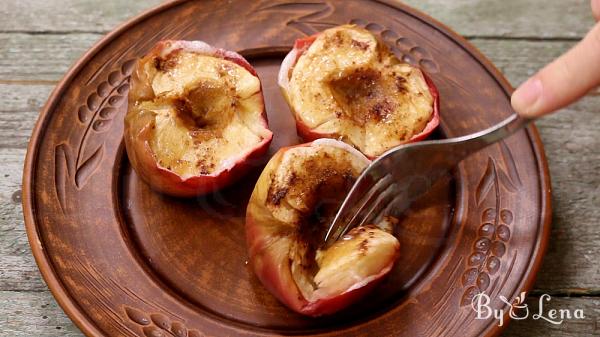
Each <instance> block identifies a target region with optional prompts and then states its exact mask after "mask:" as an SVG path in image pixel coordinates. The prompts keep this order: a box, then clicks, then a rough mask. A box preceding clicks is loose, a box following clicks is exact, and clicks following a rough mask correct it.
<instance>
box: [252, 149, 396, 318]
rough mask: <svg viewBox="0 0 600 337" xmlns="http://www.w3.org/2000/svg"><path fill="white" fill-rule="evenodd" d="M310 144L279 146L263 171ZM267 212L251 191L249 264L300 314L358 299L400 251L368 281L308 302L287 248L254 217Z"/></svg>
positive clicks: (329, 311)
mask: <svg viewBox="0 0 600 337" xmlns="http://www.w3.org/2000/svg"><path fill="white" fill-rule="evenodd" d="M310 145H311V143H305V144H300V145H295V146H290V147H285V148H282V149H280V150H279V151H278V152H277V153H276V154H275V155H274V156H273V158H272V159H271V161H270V162H269V164H267V167H266V168H265V171H266V170H267V169H269V168H270V167H276V166H277V165H279V162H280V159H281V157H282V154H283V152H285V151H287V150H289V149H292V148H294V147H297V146H310ZM271 165H273V166H271ZM263 174H264V173H263ZM260 183H261V179H260V178H259V181H258V182H257V184H260ZM267 213H268V210H267V209H266V207H264V205H261V204H260V201H259V200H256V199H255V198H254V193H253V196H252V197H251V198H250V202H249V205H248V210H247V212H246V242H247V245H248V256H249V261H250V265H251V266H252V268H253V270H254V272H255V274H256V275H257V277H258V279H259V280H260V281H261V283H262V284H263V285H264V286H265V288H267V290H268V291H269V292H270V293H271V294H273V295H274V296H275V297H276V298H277V299H278V300H279V301H281V302H282V303H283V304H285V305H286V306H287V307H288V308H290V309H292V310H293V311H295V312H297V313H300V314H302V315H306V316H311V317H318V316H323V315H330V314H333V313H335V312H338V311H340V310H342V309H344V308H347V307H348V306H350V305H351V304H353V303H355V302H357V301H358V300H360V299H361V298H363V297H364V296H365V295H366V294H367V293H369V292H370V291H371V290H372V289H373V288H374V287H375V286H377V285H378V284H379V283H380V282H381V281H382V280H383V279H384V278H385V276H387V274H388V273H389V272H390V270H391V269H392V267H393V266H394V263H395V261H396V260H397V258H398V255H399V250H397V251H396V252H395V255H394V257H393V258H391V259H390V261H389V264H387V267H385V268H383V269H382V270H381V271H380V272H379V273H378V274H377V275H374V276H371V277H370V281H369V282H367V283H365V284H361V285H358V286H356V287H354V289H351V290H348V291H345V292H343V293H340V294H338V295H335V296H332V297H328V298H321V299H319V300H317V301H313V302H310V301H308V300H306V299H305V298H304V297H303V295H302V293H301V292H300V290H299V289H298V287H297V286H296V283H295V281H294V279H293V277H292V274H291V271H290V267H289V257H288V251H278V250H277V249H276V247H275V245H276V243H274V241H273V240H272V237H271V234H270V233H269V232H268V230H267V229H266V228H267V227H266V226H264V225H263V224H261V223H260V221H259V220H258V219H256V217H258V218H263V217H265V216H266V217H269V215H268V214H267ZM273 248H275V249H273Z"/></svg>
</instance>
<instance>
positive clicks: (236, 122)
mask: <svg viewBox="0 0 600 337" xmlns="http://www.w3.org/2000/svg"><path fill="white" fill-rule="evenodd" d="M128 101H129V106H128V111H127V115H126V116H125V131H124V135H125V136H124V137H125V145H126V148H127V154H128V156H129V160H130V162H131V165H132V166H133V168H134V169H135V171H136V173H137V174H138V175H139V176H140V177H141V178H142V179H143V180H144V181H146V182H147V183H148V184H149V185H150V186H151V187H152V188H153V189H155V190H157V191H160V192H163V193H166V194H170V195H174V196H181V197H189V196H194V195H199V194H205V193H210V192H213V191H215V190H217V189H220V188H222V187H224V186H227V185H229V184H231V183H232V182H234V181H235V180H237V179H239V178H240V177H241V176H242V175H243V174H244V173H245V172H246V171H247V170H248V168H249V167H250V166H251V164H250V163H251V162H252V161H254V160H256V159H258V158H259V157H260V156H262V155H263V154H264V153H265V152H266V151H267V149H268V147H269V144H270V142H271V139H272V136H273V134H272V132H271V131H270V130H269V128H268V124H267V117H266V113H265V104H264V99H263V94H262V90H261V83H260V80H259V78H258V76H257V74H256V71H255V70H254V69H253V68H252V66H251V65H250V64H249V63H248V62H247V61H246V60H245V59H244V58H243V57H242V56H241V55H239V54H237V53H234V52H231V51H225V50H222V49H217V48H214V47H211V46H209V45H208V44H206V43H204V42H201V41H161V42H159V43H158V44H157V45H156V46H155V47H154V49H152V51H151V52H150V53H149V54H148V55H146V56H145V57H143V58H142V59H140V60H139V61H138V63H137V65H136V68H135V70H134V72H133V74H132V76H131V82H130V91H129V99H128Z"/></svg>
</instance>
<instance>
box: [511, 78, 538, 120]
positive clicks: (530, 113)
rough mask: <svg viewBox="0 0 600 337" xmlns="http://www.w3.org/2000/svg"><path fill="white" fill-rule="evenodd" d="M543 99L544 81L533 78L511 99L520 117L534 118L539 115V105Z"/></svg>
mask: <svg viewBox="0 0 600 337" xmlns="http://www.w3.org/2000/svg"><path fill="white" fill-rule="evenodd" d="M541 97H542V81H540V80H539V79H537V78H531V79H529V80H527V81H526V82H525V83H523V84H521V85H520V86H519V87H518V88H517V90H515V92H514V93H513V95H512V97H511V103H512V106H513V108H514V109H515V110H516V111H517V113H518V114H519V115H521V116H525V117H534V116H536V115H537V105H538V104H537V103H538V102H539V101H540V98H541Z"/></svg>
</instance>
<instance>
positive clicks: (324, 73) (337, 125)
mask: <svg viewBox="0 0 600 337" xmlns="http://www.w3.org/2000/svg"><path fill="white" fill-rule="evenodd" d="M278 82H279V86H280V87H281V89H282V91H283V93H284V96H285V98H286V100H287V102H288V104H289V106H290V108H291V110H292V112H293V114H294V116H295V119H296V128H297V131H298V134H299V135H300V136H301V137H302V138H303V139H304V140H306V141H311V140H314V139H317V138H335V139H340V140H343V141H344V142H346V143H348V144H351V145H352V146H354V147H356V148H357V149H359V150H360V151H361V152H362V153H364V154H365V155H366V156H368V157H369V158H375V157H377V156H379V155H381V154H382V153H383V152H385V151H387V150H389V149H391V148H393V147H395V146H398V145H400V144H403V143H407V142H413V141H417V140H421V139H424V138H426V137H427V136H428V135H429V134H430V133H431V132H432V131H433V130H434V129H435V128H436V127H437V126H438V124H439V99H438V97H439V94H438V91H437V89H436V87H435V85H434V84H433V81H432V80H431V79H430V78H429V77H428V76H427V75H426V74H425V73H424V72H423V71H422V70H420V69H419V68H417V67H413V66H411V65H409V64H407V63H404V62H402V61H400V60H398V59H397V58H396V56H395V55H394V54H393V53H391V52H390V51H389V49H388V48H387V47H386V46H385V44H384V43H382V42H381V41H379V40H378V39H377V38H376V37H375V36H374V35H373V34H371V33H370V32H369V31H367V30H365V29H362V28H358V27H356V26H353V25H344V26H339V27H335V28H331V29H328V30H325V31H323V32H321V33H319V34H317V35H314V36H311V37H308V38H304V39H300V40H297V41H296V43H295V44H294V48H293V49H292V51H291V52H290V53H289V54H288V55H287V56H286V58H285V59H284V61H283V63H282V66H281V69H280V72H279V77H278Z"/></svg>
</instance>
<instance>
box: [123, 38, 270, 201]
mask: <svg viewBox="0 0 600 337" xmlns="http://www.w3.org/2000/svg"><path fill="white" fill-rule="evenodd" d="M191 44H193V42H190V41H160V42H158V43H157V44H156V46H155V47H154V48H153V49H152V51H151V52H150V53H149V54H148V55H146V56H144V57H143V58H142V59H140V60H139V61H138V63H137V64H136V67H135V69H134V71H133V73H132V75H131V80H130V83H132V84H133V83H135V84H136V85H137V86H136V88H135V90H133V89H130V92H129V97H128V103H129V106H130V107H131V106H134V105H135V102H136V101H138V100H141V99H148V98H151V97H153V92H152V89H151V87H150V85H149V79H148V74H147V73H146V72H145V70H144V65H145V64H146V63H147V62H152V60H153V58H154V57H155V56H157V55H160V54H161V53H162V52H163V51H164V50H166V49H167V48H173V45H176V46H178V48H174V49H186V48H190V47H191ZM199 52H202V53H204V54H205V55H211V56H215V57H221V58H223V59H226V60H229V61H232V62H234V63H236V64H238V65H240V66H242V67H244V68H245V69H247V70H248V71H249V72H250V73H251V74H252V75H254V76H256V77H258V75H257V73H256V70H255V69H254V68H253V67H252V66H251V65H250V63H248V61H246V59H244V58H243V57H242V56H241V55H239V54H237V53H234V52H230V51H226V50H223V49H217V48H214V47H210V46H208V45H206V49H205V50H201V51H199ZM130 88H131V86H130ZM261 99H262V122H263V126H264V127H265V129H267V130H268V120H267V113H266V111H265V104H264V97H263V96H262V84H261ZM151 122H152V121H151V120H149V119H148V120H145V121H144V120H139V119H136V120H130V119H128V118H127V117H126V118H125V128H124V140H125V147H126V149H127V155H128V157H129V161H130V163H131V166H132V167H133V168H134V170H135V172H136V173H137V175H138V176H139V177H140V178H141V179H142V180H144V181H145V182H146V183H148V185H150V187H151V188H152V189H154V190H155V191H157V192H161V193H164V194H168V195H171V196H175V197H194V196H198V195H202V194H207V193H211V192H214V191H217V190H219V189H222V188H224V187H226V186H228V185H230V184H232V183H233V182H235V181H237V180H238V179H240V178H241V177H242V176H243V175H245V174H246V173H247V172H248V170H249V169H250V168H252V166H253V165H252V163H255V162H257V161H259V160H260V158H261V157H262V156H263V155H264V154H265V153H266V152H267V150H268V149H269V145H270V143H271V140H272V138H273V134H272V133H271V132H269V134H268V135H267V136H266V137H265V138H264V139H263V140H262V141H261V142H260V143H259V144H257V146H256V147H255V148H252V149H249V150H248V151H247V152H246V153H245V154H244V155H243V156H240V159H239V160H238V162H236V163H235V164H234V165H233V166H231V167H230V168H229V169H224V170H221V171H219V172H214V173H212V174H205V175H197V176H193V177H189V178H187V179H183V178H182V177H181V176H179V175H178V174H177V173H175V172H172V171H170V170H168V169H166V168H164V167H162V166H160V165H159V164H158V162H157V161H156V159H155V155H154V153H153V151H152V149H151V147H150V137H151V132H150V131H151V130H150V129H151V128H150V127H151Z"/></svg>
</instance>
